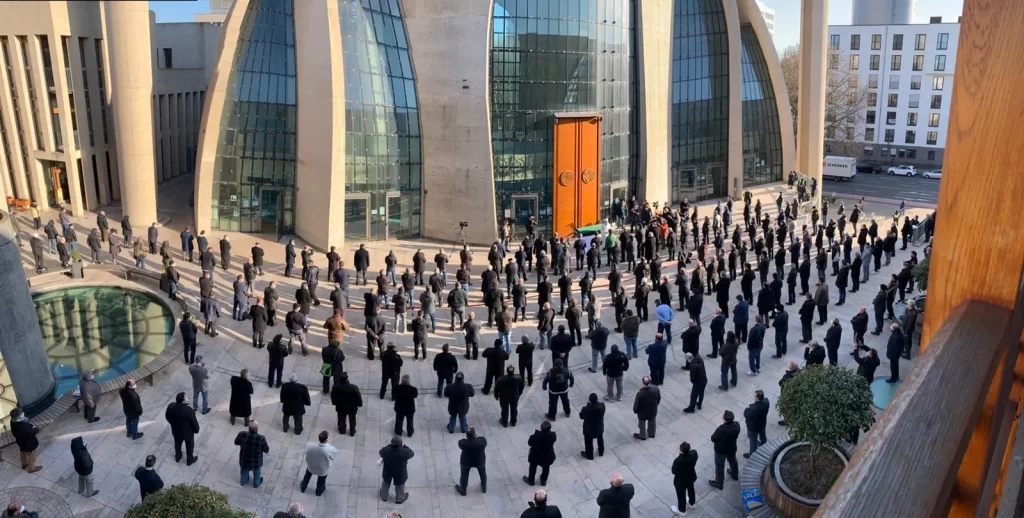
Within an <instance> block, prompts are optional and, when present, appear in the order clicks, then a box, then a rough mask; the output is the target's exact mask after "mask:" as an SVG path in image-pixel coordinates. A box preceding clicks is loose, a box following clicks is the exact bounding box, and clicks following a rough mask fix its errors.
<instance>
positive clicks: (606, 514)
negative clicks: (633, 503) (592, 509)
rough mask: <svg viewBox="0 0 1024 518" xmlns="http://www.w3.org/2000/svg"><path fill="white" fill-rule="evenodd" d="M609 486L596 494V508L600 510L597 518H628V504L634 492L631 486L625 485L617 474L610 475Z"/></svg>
mask: <svg viewBox="0 0 1024 518" xmlns="http://www.w3.org/2000/svg"><path fill="white" fill-rule="evenodd" d="M611 484H612V485H611V487H609V488H608V489H602V490H601V492H600V493H598V494H597V506H598V507H599V508H600V509H601V510H600V511H599V513H598V515H597V518H629V509H630V507H629V502H630V500H632V499H633V494H634V492H635V490H634V489H633V484H626V483H625V481H624V480H623V479H622V475H620V474H618V473H615V474H614V475H612V478H611Z"/></svg>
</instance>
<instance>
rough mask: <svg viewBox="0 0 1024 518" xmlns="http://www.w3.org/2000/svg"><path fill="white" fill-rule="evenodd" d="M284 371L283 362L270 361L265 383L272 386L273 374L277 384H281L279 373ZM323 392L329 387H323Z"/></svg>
mask: <svg viewBox="0 0 1024 518" xmlns="http://www.w3.org/2000/svg"><path fill="white" fill-rule="evenodd" d="M282 371H284V362H280V363H274V362H270V373H269V374H267V384H268V385H270V386H271V387H273V386H274V376H277V384H278V385H280V384H281V373H282ZM324 392H330V389H329V388H328V389H325V390H324Z"/></svg>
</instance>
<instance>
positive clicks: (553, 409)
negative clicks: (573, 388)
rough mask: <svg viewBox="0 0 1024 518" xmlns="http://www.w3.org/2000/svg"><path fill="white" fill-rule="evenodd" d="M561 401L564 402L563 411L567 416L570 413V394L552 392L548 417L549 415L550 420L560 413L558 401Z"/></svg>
mask: <svg viewBox="0 0 1024 518" xmlns="http://www.w3.org/2000/svg"><path fill="white" fill-rule="evenodd" d="M559 399H561V400H562V410H564V411H565V413H566V414H568V413H569V394H568V393H562V394H552V393H551V392H548V414H547V415H548V418H549V419H551V418H553V417H555V414H557V413H558V400H559Z"/></svg>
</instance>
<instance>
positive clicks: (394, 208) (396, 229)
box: [384, 192, 409, 239]
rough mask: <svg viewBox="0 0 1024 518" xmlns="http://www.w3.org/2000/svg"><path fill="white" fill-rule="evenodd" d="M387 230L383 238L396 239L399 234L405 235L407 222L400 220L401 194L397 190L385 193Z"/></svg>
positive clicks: (401, 212)
mask: <svg viewBox="0 0 1024 518" xmlns="http://www.w3.org/2000/svg"><path fill="white" fill-rule="evenodd" d="M387 200H388V203H387V223H388V227H387V231H386V234H385V236H384V239H397V238H398V237H399V236H404V235H407V234H408V232H409V230H408V229H407V228H406V227H407V223H408V222H403V221H402V214H403V213H404V212H403V211H402V195H401V194H399V193H397V192H389V193H388V194H387Z"/></svg>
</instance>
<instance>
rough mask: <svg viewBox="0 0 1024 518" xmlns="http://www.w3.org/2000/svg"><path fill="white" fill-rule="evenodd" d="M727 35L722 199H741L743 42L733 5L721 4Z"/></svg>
mask: <svg viewBox="0 0 1024 518" xmlns="http://www.w3.org/2000/svg"><path fill="white" fill-rule="evenodd" d="M722 11H723V12H724V13H725V26H726V28H727V29H728V33H729V58H728V59H729V152H728V157H729V164H728V167H727V171H726V188H725V195H726V196H727V197H730V198H732V199H734V200H739V199H740V198H741V197H742V195H743V38H742V32H743V31H742V29H741V25H740V12H739V7H738V6H737V4H736V2H722Z"/></svg>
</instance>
